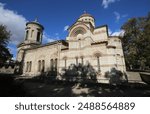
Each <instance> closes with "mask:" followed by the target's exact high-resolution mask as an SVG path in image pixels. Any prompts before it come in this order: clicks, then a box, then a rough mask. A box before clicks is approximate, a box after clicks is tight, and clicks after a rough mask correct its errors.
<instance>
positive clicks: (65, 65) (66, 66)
mask: <svg viewBox="0 0 150 114" xmlns="http://www.w3.org/2000/svg"><path fill="white" fill-rule="evenodd" d="M66 68H67V58H65V69H66Z"/></svg>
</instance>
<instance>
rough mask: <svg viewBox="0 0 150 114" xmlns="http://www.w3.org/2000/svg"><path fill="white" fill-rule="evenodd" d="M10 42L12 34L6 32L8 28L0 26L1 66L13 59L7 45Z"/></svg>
mask: <svg viewBox="0 0 150 114" xmlns="http://www.w3.org/2000/svg"><path fill="white" fill-rule="evenodd" d="M9 40H10V32H9V31H7V30H6V26H4V25H0V64H3V63H5V62H6V61H7V60H9V59H11V58H12V55H11V54H10V52H9V50H8V48H7V45H8V42H9Z"/></svg>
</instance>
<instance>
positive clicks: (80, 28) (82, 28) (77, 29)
mask: <svg viewBox="0 0 150 114" xmlns="http://www.w3.org/2000/svg"><path fill="white" fill-rule="evenodd" d="M88 29H89V28H88V27H87V26H86V25H84V24H78V25H76V26H74V27H73V28H72V29H71V31H70V33H69V37H76V36H77V35H78V34H82V35H83V34H85V33H86V32H87V30H88Z"/></svg>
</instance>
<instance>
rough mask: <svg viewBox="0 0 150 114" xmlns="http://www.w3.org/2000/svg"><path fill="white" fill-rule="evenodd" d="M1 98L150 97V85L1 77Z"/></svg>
mask: <svg viewBox="0 0 150 114" xmlns="http://www.w3.org/2000/svg"><path fill="white" fill-rule="evenodd" d="M0 96H3V97H7V96H9V97H22V96H23V97H80V96H81V97H107V96H109V97H142V96H145V97H148V96H150V85H147V84H144V83H128V84H123V85H118V86H116V85H109V84H93V83H88V84H87V83H86V84H85V83H82V84H81V83H75V82H74V83H72V82H63V81H47V80H45V79H16V76H13V75H1V76H0Z"/></svg>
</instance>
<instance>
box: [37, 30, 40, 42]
mask: <svg viewBox="0 0 150 114" xmlns="http://www.w3.org/2000/svg"><path fill="white" fill-rule="evenodd" d="M37 41H38V42H40V32H38V33H37Z"/></svg>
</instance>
